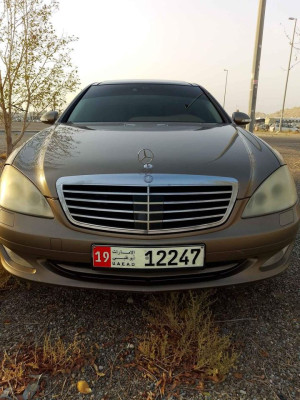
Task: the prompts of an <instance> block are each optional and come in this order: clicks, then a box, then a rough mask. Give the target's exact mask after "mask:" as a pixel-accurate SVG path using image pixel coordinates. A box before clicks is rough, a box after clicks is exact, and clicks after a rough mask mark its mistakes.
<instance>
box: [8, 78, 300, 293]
mask: <svg viewBox="0 0 300 400" xmlns="http://www.w3.org/2000/svg"><path fill="white" fill-rule="evenodd" d="M41 120H42V121H43V122H45V123H46V124H49V126H48V127H47V128H46V129H44V130H43V131H41V132H39V133H38V134H36V135H34V136H33V137H32V138H31V139H29V140H28V141H27V142H26V143H25V144H24V145H23V146H22V147H21V148H19V149H17V150H16V151H14V152H13V153H12V154H11V155H10V157H9V158H8V159H7V161H6V164H5V167H4V170H3V173H2V177H1V188H0V207H1V209H0V238H1V239H0V242H1V248H0V253H1V262H2V264H3V266H4V268H5V269H6V270H7V271H8V272H10V273H11V274H13V275H16V276H18V277H20V278H24V279H28V280H31V281H37V282H44V283H47V284H55V285H63V286H71V287H72V286H73V287H81V288H94V289H102V290H105V289H106V290H121V291H137V292H156V291H173V290H189V289H198V288H207V287H216V286H226V285H235V284H240V283H247V282H254V281H258V280H261V279H265V278H269V277H272V276H274V275H277V274H279V273H281V272H283V271H284V270H285V269H286V268H287V266H288V264H289V256H290V253H291V250H292V247H293V243H294V241H295V237H296V234H297V230H298V227H299V202H298V197H297V192H296V188H295V183H294V181H293V178H292V176H291V174H290V172H289V170H288V167H287V165H286V164H285V162H284V160H283V159H282V157H281V156H280V154H279V153H278V152H277V151H276V150H273V149H272V148H271V147H270V146H269V145H267V144H266V143H265V142H264V141H263V140H261V139H260V138H258V137H256V136H255V135H254V134H252V133H250V132H249V131H247V130H246V129H245V125H246V124H247V123H249V122H250V119H249V117H248V116H247V115H246V114H244V113H241V112H235V113H233V116H232V118H230V117H229V115H228V114H227V113H226V112H225V111H224V109H223V108H222V107H221V106H220V104H219V103H218V102H217V101H216V99H215V98H214V97H213V96H212V95H211V94H210V93H209V92H208V91H207V90H206V89H204V88H203V87H202V86H199V85H198V84H192V83H187V82H177V81H148V80H142V81H141V80H136V81H135V80H127V81H105V82H100V83H93V84H91V85H89V86H88V87H87V88H85V89H84V90H83V91H82V92H81V93H80V94H79V95H78V96H77V97H76V98H75V99H74V101H73V102H71V104H70V105H69V106H68V107H67V108H66V110H65V111H64V112H63V113H62V115H61V116H60V117H58V113H57V112H56V111H48V112H47V113H46V114H44V115H43V116H42V118H41Z"/></svg>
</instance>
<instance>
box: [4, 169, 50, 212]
mask: <svg viewBox="0 0 300 400" xmlns="http://www.w3.org/2000/svg"><path fill="white" fill-rule="evenodd" d="M0 206H1V207H4V208H6V209H7V210H11V211H16V212H19V213H22V214H29V215H36V216H38V217H45V218H54V216H53V213H52V211H51V208H50V206H49V204H48V202H47V200H46V199H45V197H44V196H43V195H42V193H41V192H40V191H39V190H38V189H37V187H36V186H34V184H33V183H32V182H31V181H30V180H29V179H28V178H26V177H25V176H24V175H23V174H22V173H21V172H19V171H18V170H17V169H15V168H14V167H11V166H9V165H7V166H6V167H5V168H4V171H3V173H2V176H1V184H0Z"/></svg>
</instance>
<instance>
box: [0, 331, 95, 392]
mask: <svg viewBox="0 0 300 400" xmlns="http://www.w3.org/2000/svg"><path fill="white" fill-rule="evenodd" d="M0 360H1V361H0V394H1V393H2V392H3V391H4V390H5V389H6V388H11V390H12V391H13V393H14V394H19V393H22V392H23V391H24V390H25V388H26V387H27V385H28V384H29V383H30V382H31V381H32V376H36V375H37V374H44V373H46V374H49V375H57V374H60V373H70V372H71V371H74V370H79V369H81V368H82V367H83V366H84V365H85V364H86V363H87V362H90V361H91V354H90V353H88V352H87V351H86V349H85V347H84V346H83V344H82V343H80V342H79V341H78V339H77V338H76V337H75V338H74V340H73V342H71V343H68V344H66V343H65V342H63V340H62V339H60V338H51V335H50V334H48V335H46V336H45V337H44V342H43V344H42V345H41V346H37V345H34V344H29V345H28V344H27V345H26V344H22V345H20V346H18V348H16V349H14V350H13V351H10V352H6V351H5V352H4V353H3V354H2V356H1V359H0Z"/></svg>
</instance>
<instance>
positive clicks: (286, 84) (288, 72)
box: [279, 17, 297, 132]
mask: <svg viewBox="0 0 300 400" xmlns="http://www.w3.org/2000/svg"><path fill="white" fill-rule="evenodd" d="M289 19H290V20H293V21H295V25H294V32H293V39H292V41H291V43H290V45H291V51H290V58H289V65H288V69H287V74H286V81H285V88H284V95H283V104H282V109H281V116H280V123H279V132H281V129H282V119H283V113H284V106H285V98H286V91H287V86H288V81H289V75H290V69H291V60H292V54H293V47H294V38H295V32H296V25H297V18H293V17H290V18H289Z"/></svg>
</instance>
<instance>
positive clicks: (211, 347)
mask: <svg viewBox="0 0 300 400" xmlns="http://www.w3.org/2000/svg"><path fill="white" fill-rule="evenodd" d="M211 294H212V292H210V291H202V292H199V293H195V292H189V293H188V294H186V293H173V294H171V295H164V296H162V297H158V298H153V299H152V300H151V301H150V304H149V306H150V311H149V313H147V315H146V319H147V321H148V329H147V331H146V333H145V334H144V335H143V337H142V338H140V343H139V346H138V354H137V363H138V365H139V366H140V369H142V370H144V372H145V375H146V376H148V377H150V378H152V379H154V380H156V387H157V389H158V390H159V391H160V393H161V394H164V393H165V391H166V390H171V391H172V390H173V391H174V390H175V388H176V387H177V386H178V385H180V384H182V383H185V384H194V385H197V388H198V389H199V390H203V389H204V381H205V380H207V379H209V380H212V381H215V382H220V381H222V380H223V379H224V378H225V376H226V374H227V373H228V371H229V370H230V369H231V368H232V367H233V365H234V364H235V361H236V360H237V354H236V353H235V352H234V351H233V349H232V346H231V341H230V338H229V336H225V335H220V333H219V331H218V328H217V327H216V326H215V325H214V322H213V318H212V313H211V310H210V305H211V300H210V299H211Z"/></svg>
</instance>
